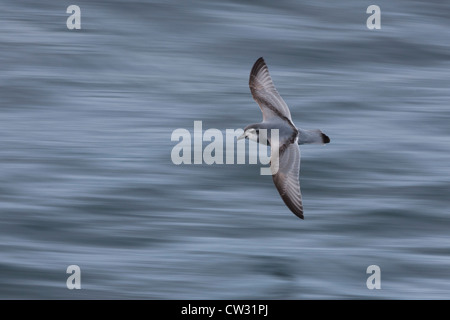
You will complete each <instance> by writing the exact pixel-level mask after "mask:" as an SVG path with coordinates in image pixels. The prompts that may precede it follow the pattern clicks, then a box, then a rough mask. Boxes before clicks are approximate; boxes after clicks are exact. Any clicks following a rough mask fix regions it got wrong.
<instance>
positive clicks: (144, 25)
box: [0, 0, 450, 299]
mask: <svg viewBox="0 0 450 320" xmlns="http://www.w3.org/2000/svg"><path fill="white" fill-rule="evenodd" d="M71 4H76V5H78V6H80V8H81V30H68V29H67V27H66V20H67V18H68V17H69V16H70V14H67V13H66V9H67V7H68V6H69V5H71ZM371 4H377V5H379V6H380V8H381V29H379V30H369V29H368V28H367V27H366V20H367V18H368V17H369V16H370V15H369V14H367V13H366V9H367V7H368V6H369V5H371ZM449 17H450V5H449V4H448V3H446V2H443V1H437V0H435V1H427V2H423V1H406V0H402V1H395V2H392V1H387V0H377V1H375V2H364V1H356V0H352V1H341V2H339V3H338V2H336V1H334V2H330V1H325V0H318V1H313V2H311V1H288V0H284V1H258V2H256V1H255V2H253V1H221V2H214V1H206V0H198V1H182V0H172V1H170V0H169V1H144V0H141V1H138V0H134V1H124V0H115V1H81V0H77V1H15V0H4V1H2V3H1V4H0V48H1V50H0V66H1V71H0V108H1V109H0V121H1V122H0V179H1V184H0V217H1V220H0V298H2V299H80V298H84V299H349V298H351V299H372V298H374V299H449V298H450V241H449V231H450V218H449V213H450V212H449V207H450V195H449V193H450V168H449V164H450V106H449V101H450V90H449V87H450V32H449V27H450V24H449V21H450V20H449ZM260 56H263V57H264V58H265V60H266V62H267V63H268V65H269V69H270V72H271V74H272V78H273V79H274V82H275V85H276V86H277V88H278V91H279V92H280V94H281V95H282V96H283V98H284V100H285V101H286V102H287V103H288V105H289V106H290V109H291V113H292V117H293V120H294V122H295V124H296V125H298V126H300V127H303V128H311V129H312V128H320V129H322V130H323V131H324V132H325V133H326V134H327V135H328V136H330V138H331V143H330V144H328V145H326V146H317V145H306V146H301V153H302V163H301V172H300V176H301V187H302V194H303V205H304V210H305V220H300V219H298V218H297V217H295V216H294V215H293V214H292V213H291V212H290V211H289V209H288V208H287V207H286V206H285V205H284V204H283V202H282V200H281V198H280V196H279V195H278V193H277V191H276V189H275V187H274V185H273V182H272V179H271V177H270V176H261V175H260V174H259V170H260V167H261V166H260V165H249V164H247V165H218V164H215V165H207V164H202V165H183V164H182V165H179V166H177V165H175V164H173V163H172V160H171V151H172V148H173V147H174V146H175V145H176V143H177V142H173V141H171V134H172V132H173V130H175V129H177V128H185V129H187V130H189V131H191V132H192V131H193V125H194V121H197V120H198V121H203V130H206V129H208V128H217V129H219V130H221V131H223V132H225V130H226V129H237V128H243V127H245V126H246V125H247V124H250V123H254V122H258V121H260V119H261V112H260V110H259V108H258V106H257V105H256V103H255V102H254V101H253V99H252V97H251V95H250V91H249V88H248V75H249V72H250V69H251V67H252V65H253V63H254V62H255V61H256V59H257V58H258V57H260ZM69 265H78V266H79V267H80V269H81V290H76V289H74V290H69V289H68V288H67V287H66V280H67V278H68V277H69V274H67V273H66V269H67V267H68V266H69ZM370 265H378V266H379V267H380V270H381V278H380V279H381V289H379V290H377V289H374V290H369V289H368V288H367V286H366V280H367V278H368V277H369V276H370V274H367V273H366V269H367V267H368V266H370Z"/></svg>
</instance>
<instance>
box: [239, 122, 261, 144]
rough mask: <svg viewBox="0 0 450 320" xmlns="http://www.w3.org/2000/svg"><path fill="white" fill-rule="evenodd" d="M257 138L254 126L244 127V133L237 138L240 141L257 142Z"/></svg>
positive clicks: (257, 132) (256, 129) (257, 130)
mask: <svg viewBox="0 0 450 320" xmlns="http://www.w3.org/2000/svg"><path fill="white" fill-rule="evenodd" d="M258 137H259V129H258V128H257V127H256V124H251V125H248V126H246V127H245V129H244V133H243V134H242V135H241V136H240V137H239V138H238V140H241V139H244V138H245V139H250V140H253V141H258Z"/></svg>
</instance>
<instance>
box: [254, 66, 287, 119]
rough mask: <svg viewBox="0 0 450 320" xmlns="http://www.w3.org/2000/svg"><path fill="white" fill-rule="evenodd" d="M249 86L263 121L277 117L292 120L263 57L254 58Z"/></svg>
mask: <svg viewBox="0 0 450 320" xmlns="http://www.w3.org/2000/svg"><path fill="white" fill-rule="evenodd" d="M249 86H250V91H251V93H252V96H253V99H255V101H256V102H257V103H258V104H259V107H260V108H261V111H262V113H263V121H267V120H271V119H273V118H275V117H278V118H281V119H284V120H285V119H288V120H289V121H290V122H292V119H291V113H290V111H289V108H288V106H287V105H286V103H285V102H284V100H283V99H282V98H281V96H280V94H279V93H278V91H277V89H276V88H275V86H274V84H273V81H272V78H271V77H270V74H269V69H268V68H267V65H266V63H265V62H264V59H263V58H259V59H258V60H256V62H255V64H254V65H253V68H252V71H251V72H250V79H249Z"/></svg>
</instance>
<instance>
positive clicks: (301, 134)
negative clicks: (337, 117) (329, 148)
mask: <svg viewBox="0 0 450 320" xmlns="http://www.w3.org/2000/svg"><path fill="white" fill-rule="evenodd" d="M329 142H330V138H329V137H328V136H327V135H326V134H325V133H323V132H322V131H320V130H319V129H314V130H305V129H298V144H307V143H316V144H325V143H329Z"/></svg>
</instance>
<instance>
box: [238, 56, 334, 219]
mask: <svg viewBox="0 0 450 320" xmlns="http://www.w3.org/2000/svg"><path fill="white" fill-rule="evenodd" d="M249 86H250V91H251V93H252V96H253V99H255V101H256V102H257V103H258V105H259V107H260V108H261V111H262V114H263V121H262V122H260V123H255V124H250V125H248V126H247V127H245V129H244V133H243V134H242V135H241V136H240V137H239V138H238V139H243V138H246V139H250V140H253V141H256V142H258V143H265V144H268V145H271V144H272V148H273V146H275V143H271V135H270V132H271V129H278V132H279V143H278V146H279V149H278V159H277V160H278V161H277V162H278V167H277V170H275V171H272V172H276V173H275V174H273V175H272V178H273V182H274V183H275V186H276V188H277V190H278V192H279V193H280V195H281V198H282V199H283V201H284V203H285V204H286V205H287V207H288V208H289V209H290V210H291V211H292V212H293V213H294V214H295V215H296V216H297V217H299V218H300V219H304V217H303V205H302V194H301V193H300V182H299V171H300V150H299V147H298V145H300V144H307V143H308V144H310V143H315V144H326V143H329V142H330V138H329V137H328V136H327V135H326V134H324V133H323V132H322V131H320V130H318V129H315V130H305V129H300V128H297V127H296V126H295V125H294V123H293V122H292V118H291V113H290V111H289V108H288V106H287V105H286V103H285V102H284V101H283V99H282V98H281V96H280V94H279V93H278V91H277V89H276V88H275V86H274V84H273V81H272V78H271V77H270V74H269V69H268V68H267V65H266V63H265V62H264V59H263V58H262V57H261V58H259V59H258V60H257V61H256V62H255V64H254V65H253V68H252V70H251V72H250V80H249ZM260 129H266V130H267V139H260V137H259V130H260ZM273 157H274V152H273V150H272V152H271V168H272V167H273V166H274V163H275V162H274V160H275V159H274V158H273Z"/></svg>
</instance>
